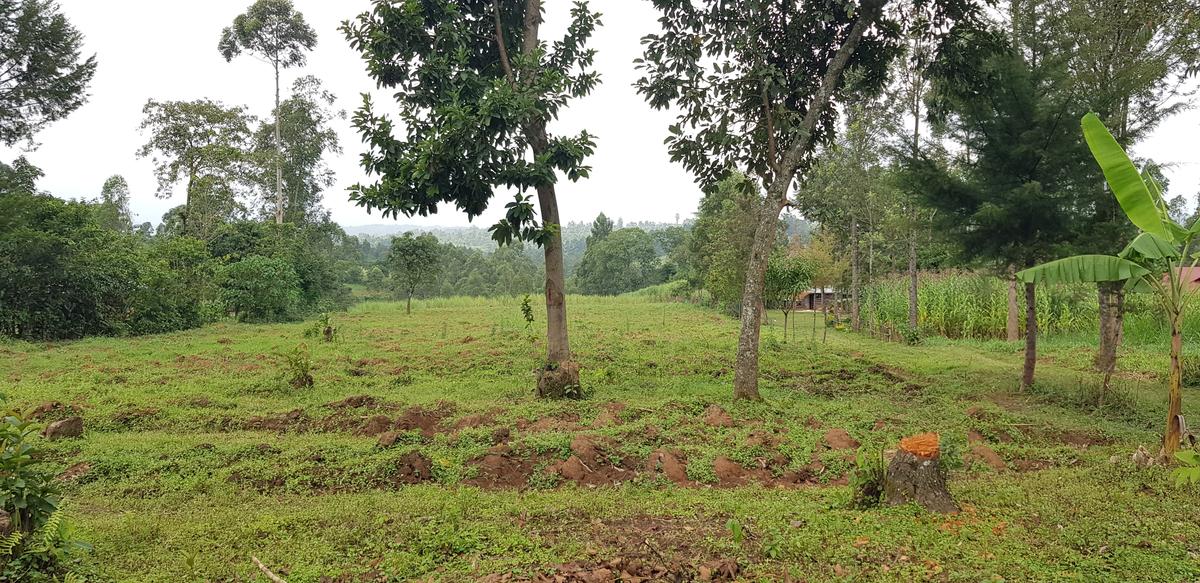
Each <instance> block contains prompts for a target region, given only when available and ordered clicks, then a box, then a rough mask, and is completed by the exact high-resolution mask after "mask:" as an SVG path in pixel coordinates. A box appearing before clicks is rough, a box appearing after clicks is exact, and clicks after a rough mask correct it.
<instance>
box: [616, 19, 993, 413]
mask: <svg viewBox="0 0 1200 583" xmlns="http://www.w3.org/2000/svg"><path fill="white" fill-rule="evenodd" d="M886 2H887V0H864V1H862V2H860V3H858V4H857V5H855V4H853V3H848V4H838V5H830V4H820V3H809V2H799V1H796V0H785V1H781V2H764V1H763V0H735V1H728V0H708V1H705V2H700V3H697V2H692V1H691V0H655V2H654V4H655V6H656V7H657V8H658V9H659V11H660V12H661V13H662V17H661V18H660V19H659V22H660V24H661V25H662V28H663V32H661V33H659V34H652V35H649V36H647V37H646V38H645V39H644V41H643V44H644V45H645V47H646V49H645V57H644V58H643V59H640V60H639V61H638V66H639V68H640V69H641V70H642V71H643V72H644V73H645V77H643V78H641V79H640V80H639V81H638V82H637V84H636V85H637V87H638V91H639V92H640V93H642V94H643V95H644V96H645V97H646V98H647V100H648V101H649V103H650V105H651V106H652V107H655V108H658V109H662V108H667V107H671V106H675V107H678V108H679V109H680V110H681V113H680V115H679V118H678V123H676V124H675V125H673V126H671V128H670V132H671V135H670V137H669V138H668V139H667V144H668V148H669V150H670V152H671V155H672V157H673V158H674V159H676V160H679V161H681V162H682V163H683V166H684V167H685V168H686V169H687V170H689V171H691V172H692V173H694V174H695V175H696V177H697V180H698V181H699V182H700V183H701V184H702V185H705V186H712V185H715V184H716V183H717V182H718V181H719V180H720V179H721V178H722V177H724V176H725V175H726V174H727V173H728V172H730V170H731V169H735V168H736V169H740V170H743V171H745V172H746V173H748V174H751V175H754V176H755V177H757V178H758V180H759V181H760V182H761V184H762V188H763V189H764V190H765V191H766V196H765V198H764V199H763V202H762V205H761V207H760V208H759V209H758V213H757V216H756V217H755V218H756V230H755V236H754V239H753V245H752V246H751V247H750V253H749V257H748V260H747V267H746V279H745V284H744V293H743V300H742V316H741V321H742V322H741V334H740V336H739V339H738V349H737V364H736V367H735V372H734V395H735V397H737V398H746V399H759V398H760V397H759V394H758V340H759V325H760V321H761V317H762V314H761V310H760V307H759V305H758V304H759V303H760V301H761V298H762V289H763V279H764V277H765V274H766V269H767V262H768V258H769V257H770V251H771V247H772V246H773V244H774V241H775V236H774V235H775V230H776V224H777V222H778V220H779V215H780V213H781V212H782V210H783V209H784V207H786V206H787V205H788V204H789V201H790V196H789V195H790V192H791V189H792V186H793V183H794V182H795V180H796V178H797V177H800V176H802V175H803V173H804V172H805V171H806V170H807V169H808V167H809V165H810V164H811V160H812V155H813V153H814V151H815V148H816V146H818V145H819V144H823V143H826V142H828V141H829V139H830V138H831V137H832V136H833V134H834V128H835V122H836V120H837V108H836V107H834V106H835V105H837V104H839V103H840V102H841V101H843V99H844V98H845V97H846V95H847V89H850V90H859V91H862V92H867V93H870V92H873V91H875V90H877V89H878V88H879V87H880V86H881V85H882V83H883V82H884V80H885V78H886V76H887V75H886V72H887V68H888V65H889V63H890V61H891V60H892V59H893V58H894V57H895V56H896V55H897V54H898V52H899V46H898V40H897V39H898V36H899V35H898V32H899V31H900V30H901V29H902V28H903V26H902V23H901V22H899V21H897V20H896V18H897V17H898V16H904V15H905V13H909V12H911V13H913V14H914V15H916V14H919V15H924V14H926V13H929V14H931V15H932V16H930V17H926V18H919V19H915V22H918V24H915V25H914V26H917V27H919V30H921V31H924V32H926V33H927V34H932V33H933V32H934V31H940V30H943V29H945V28H946V26H947V25H949V24H952V21H953V20H955V19H960V18H962V17H972V16H974V15H975V14H976V13H977V7H976V6H975V5H974V4H972V3H970V2H968V1H965V0H964V1H958V0H944V1H935V2H931V3H928V4H927V3H925V2H919V3H915V4H914V5H913V6H912V8H913V9H912V10H906V9H905V8H907V5H906V7H905V8H900V9H898V10H895V11H888V13H887V14H886V15H884V10H883V8H884V5H885V4H886ZM847 69H853V70H856V71H858V75H859V76H858V78H857V80H856V82H855V83H854V87H846V84H845V83H844V82H843V78H842V73H843V72H844V71H846V70H847Z"/></svg>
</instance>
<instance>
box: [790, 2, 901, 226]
mask: <svg viewBox="0 0 1200 583" xmlns="http://www.w3.org/2000/svg"><path fill="white" fill-rule="evenodd" d="M886 3H887V0H864V1H863V3H862V5H861V6H859V13H858V20H857V21H855V23H854V27H853V28H851V29H850V34H849V35H847V36H846V40H845V41H843V42H842V46H841V48H839V49H838V51H837V53H835V54H834V56H833V60H832V61H831V62H830V63H829V69H827V70H826V71H825V77H824V78H823V79H822V80H821V88H820V89H819V90H817V94H816V95H814V96H813V98H812V100H811V101H809V103H808V111H806V112H805V113H804V121H803V122H802V123H801V124H800V137H799V138H797V139H796V141H795V142H794V143H793V144H792V145H791V147H790V148H788V151H787V154H786V155H785V156H784V159H783V163H782V164H781V165H780V169H781V170H782V171H783V172H782V173H781V174H780V175H779V176H776V177H775V183H774V184H773V185H772V186H774V187H775V189H776V190H777V191H778V192H775V193H774V194H775V195H776V196H778V197H779V198H781V199H782V200H783V201H784V202H785V203H786V201H787V193H788V188H789V187H790V186H791V182H792V177H793V176H794V175H795V173H796V168H797V167H799V166H800V161H801V159H802V158H803V156H804V155H805V153H806V152H807V151H808V148H809V146H810V145H811V144H812V138H813V132H814V131H815V129H816V126H817V121H819V120H820V119H821V114H822V113H824V111H825V108H826V107H827V106H828V105H829V101H830V100H831V99H832V98H833V92H834V90H835V89H837V85H838V83H839V82H840V81H841V79H842V71H844V70H845V68H846V65H847V64H848V63H849V62H850V57H852V56H854V51H855V50H857V49H858V43H859V41H861V40H862V37H863V34H864V33H866V31H867V27H868V26H870V25H871V23H873V22H874V21H875V19H876V18H878V17H879V14H880V12H881V11H882V10H883V5H884V4H886ZM781 178H786V179H785V180H780V179H781ZM780 184H782V186H779V185H780Z"/></svg>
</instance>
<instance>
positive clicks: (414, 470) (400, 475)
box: [396, 451, 433, 485]
mask: <svg viewBox="0 0 1200 583" xmlns="http://www.w3.org/2000/svg"><path fill="white" fill-rule="evenodd" d="M432 479H433V464H431V463H430V462H429V458H427V457H425V456H424V455H422V454H421V453H420V452H415V451H414V452H411V453H408V454H406V455H404V456H403V457H401V458H400V459H399V460H397V461H396V483H398V484H410V485H411V484H420V483H421V482H428V481H430V480H432Z"/></svg>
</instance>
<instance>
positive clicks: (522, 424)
mask: <svg viewBox="0 0 1200 583" xmlns="http://www.w3.org/2000/svg"><path fill="white" fill-rule="evenodd" d="M581 428H582V426H581V425H580V424H579V414H578V413H562V414H559V415H556V416H550V417H542V418H541V419H538V420H536V421H531V420H528V419H519V420H517V429H518V430H520V431H528V432H529V433H541V432H543V431H579V430H580V429H581Z"/></svg>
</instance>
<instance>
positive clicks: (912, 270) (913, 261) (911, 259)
mask: <svg viewBox="0 0 1200 583" xmlns="http://www.w3.org/2000/svg"><path fill="white" fill-rule="evenodd" d="M919 285H920V282H919V281H918V280H917V231H916V229H913V231H912V233H911V234H909V237H908V327H909V328H911V329H912V330H916V329H917V326H918V325H919V324H920V322H919V320H918V315H919V314H918V305H917V301H918V300H917V291H918V286H919Z"/></svg>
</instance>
